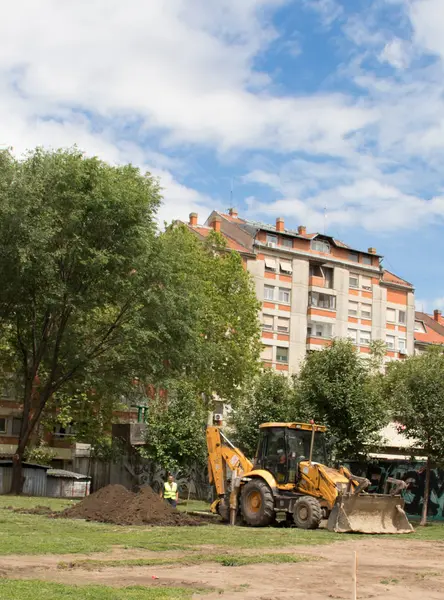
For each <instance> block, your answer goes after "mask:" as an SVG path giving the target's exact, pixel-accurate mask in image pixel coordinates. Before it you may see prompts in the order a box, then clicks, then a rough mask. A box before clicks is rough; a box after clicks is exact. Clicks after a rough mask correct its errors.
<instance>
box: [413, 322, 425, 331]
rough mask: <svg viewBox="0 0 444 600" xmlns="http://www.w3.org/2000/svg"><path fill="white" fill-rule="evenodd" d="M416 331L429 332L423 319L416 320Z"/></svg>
mask: <svg viewBox="0 0 444 600" xmlns="http://www.w3.org/2000/svg"><path fill="white" fill-rule="evenodd" d="M415 331H416V332H417V333H427V331H426V328H425V326H424V323H423V322H422V321H415Z"/></svg>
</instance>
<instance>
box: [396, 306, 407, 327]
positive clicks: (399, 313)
mask: <svg viewBox="0 0 444 600" xmlns="http://www.w3.org/2000/svg"><path fill="white" fill-rule="evenodd" d="M401 314H403V315H404V318H403V320H402V321H401ZM406 320H407V311H405V310H398V323H400V324H401V325H405V324H406Z"/></svg>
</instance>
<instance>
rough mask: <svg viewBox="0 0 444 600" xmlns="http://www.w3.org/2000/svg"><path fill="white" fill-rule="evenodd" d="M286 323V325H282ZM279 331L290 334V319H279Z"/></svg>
mask: <svg viewBox="0 0 444 600" xmlns="http://www.w3.org/2000/svg"><path fill="white" fill-rule="evenodd" d="M284 321H285V325H282V324H281V323H283V322H284ZM277 331H278V333H289V332H290V319H285V318H284V317H278V318H277Z"/></svg>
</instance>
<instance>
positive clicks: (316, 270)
mask: <svg viewBox="0 0 444 600" xmlns="http://www.w3.org/2000/svg"><path fill="white" fill-rule="evenodd" d="M309 275H310V277H323V276H324V274H323V272H322V268H321V265H310V272H309Z"/></svg>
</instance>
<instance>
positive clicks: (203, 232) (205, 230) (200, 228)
mask: <svg viewBox="0 0 444 600" xmlns="http://www.w3.org/2000/svg"><path fill="white" fill-rule="evenodd" d="M187 226H188V228H189V229H191V230H192V231H194V232H195V233H198V234H199V235H200V236H202V237H204V238H206V237H208V235H209V234H210V232H211V231H214V230H213V228H212V227H205V226H204V225H195V226H194V227H193V226H192V225H190V224H188V223H187ZM222 235H223V237H224V238H225V240H226V242H227V246H228V248H229V249H230V250H236V252H240V253H241V254H251V251H250V250H248V248H246V247H245V246H243V245H242V244H239V242H236V240H233V239H232V238H230V237H229V236H228V235H226V234H225V233H222Z"/></svg>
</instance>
